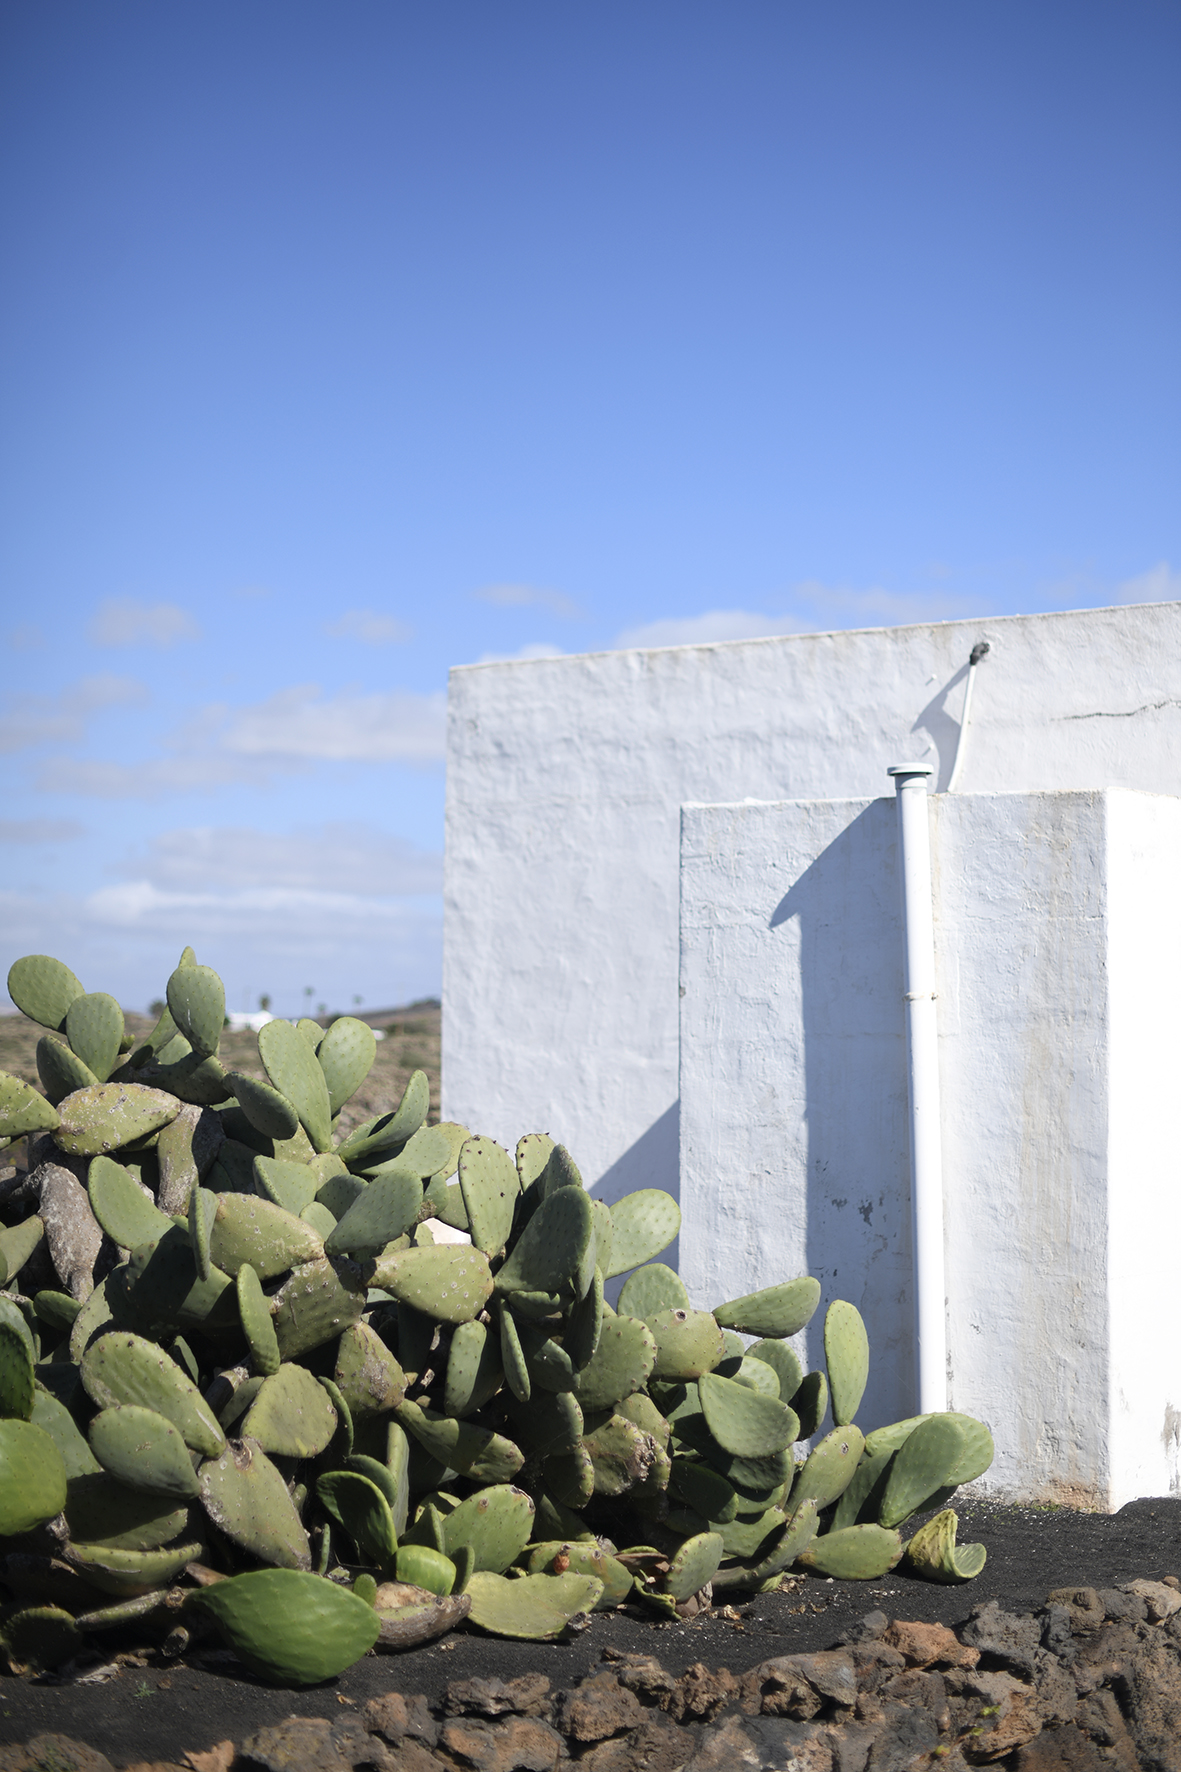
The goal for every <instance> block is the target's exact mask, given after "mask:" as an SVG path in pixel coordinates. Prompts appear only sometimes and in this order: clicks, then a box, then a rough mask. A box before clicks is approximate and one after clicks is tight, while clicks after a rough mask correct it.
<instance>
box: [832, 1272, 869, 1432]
mask: <svg viewBox="0 0 1181 1772" xmlns="http://www.w3.org/2000/svg"><path fill="white" fill-rule="evenodd" d="M824 1359H825V1363H826V1365H827V1366H828V1391H829V1397H830V1398H831V1401H832V1418H833V1420H834V1421H835V1422H836V1424H837V1426H838V1427H844V1426H845V1424H846V1423H847V1422H850V1421H852V1419H853V1417H854V1416H855V1415H856V1413H857V1411H858V1409H859V1408H860V1407H861V1399H862V1397H863V1396H864V1395H865V1387H866V1385H867V1384H868V1382H869V1337H868V1336H867V1335H866V1333H865V1324H864V1323H863V1322H862V1320H861V1312H860V1311H859V1310H857V1309H856V1307H855V1306H854V1305H851V1304H849V1303H847V1302H846V1300H845V1299H843V1298H836V1299H834V1300H833V1302H832V1303H831V1304H830V1305H829V1307H828V1311H827V1313H826V1315H825V1318H824Z"/></svg>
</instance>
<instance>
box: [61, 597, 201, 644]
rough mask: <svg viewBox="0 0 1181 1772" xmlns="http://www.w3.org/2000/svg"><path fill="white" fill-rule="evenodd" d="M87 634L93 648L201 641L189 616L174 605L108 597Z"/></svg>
mask: <svg viewBox="0 0 1181 1772" xmlns="http://www.w3.org/2000/svg"><path fill="white" fill-rule="evenodd" d="M88 632H89V635H90V638H91V641H92V642H93V644H94V645H95V646H175V644H176V642H177V641H178V640H199V639H200V638H201V630H200V628H199V627H198V626H197V624H196V622H195V621H194V620H193V618H192V616H191V615H190V614H189V613H188V611H187V610H185V609H181V608H180V607H179V605H177V604H176V603H137V602H136V600H135V598H134V597H108V598H107V599H106V601H105V602H104V603H101V604H100V605H99V608H98V612H97V614H96V615H94V616H93V617H92V619H91V622H90V627H89V629H88Z"/></svg>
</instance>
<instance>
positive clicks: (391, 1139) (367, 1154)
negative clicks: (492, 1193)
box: [268, 1023, 431, 1166]
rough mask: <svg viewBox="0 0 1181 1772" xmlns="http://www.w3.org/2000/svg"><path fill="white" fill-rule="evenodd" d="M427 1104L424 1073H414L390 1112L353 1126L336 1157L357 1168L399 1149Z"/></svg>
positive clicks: (424, 1114)
mask: <svg viewBox="0 0 1181 1772" xmlns="http://www.w3.org/2000/svg"><path fill="white" fill-rule="evenodd" d="M273 1025H274V1024H273V1023H268V1026H273ZM268 1068H269V1067H268ZM430 1105H431V1086H430V1082H429V1081H428V1079H427V1075H426V1072H425V1071H414V1072H413V1073H412V1075H411V1077H410V1080H409V1082H408V1083H407V1085H406V1088H405V1091H404V1093H403V1096H402V1099H401V1101H400V1102H399V1103H398V1106H397V1108H396V1109H395V1110H394V1112H393V1113H392V1114H378V1115H377V1116H376V1118H375V1119H372V1120H366V1121H365V1123H364V1124H363V1125H361V1126H358V1127H356V1128H355V1130H354V1131H352V1132H350V1133H349V1135H348V1137H347V1138H346V1139H345V1140H344V1142H343V1144H341V1145H340V1147H339V1154H340V1156H341V1157H342V1159H343V1160H344V1161H345V1162H346V1163H348V1164H350V1165H353V1166H358V1165H360V1164H362V1163H365V1162H367V1161H377V1159H378V1153H379V1152H393V1151H397V1150H400V1149H401V1148H402V1146H403V1145H404V1144H405V1143H406V1141H407V1139H409V1138H411V1137H412V1136H413V1135H414V1133H416V1132H417V1131H418V1129H419V1127H420V1126H421V1125H422V1124H423V1122H424V1121H425V1119H426V1117H427V1114H428V1112H429V1111H430Z"/></svg>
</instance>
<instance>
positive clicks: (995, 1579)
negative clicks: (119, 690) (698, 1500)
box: [0, 1498, 1181, 1766]
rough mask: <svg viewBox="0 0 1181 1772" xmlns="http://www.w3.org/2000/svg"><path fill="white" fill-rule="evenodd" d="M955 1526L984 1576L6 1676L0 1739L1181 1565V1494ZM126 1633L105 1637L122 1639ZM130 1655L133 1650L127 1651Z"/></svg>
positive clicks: (841, 1627) (1025, 1607)
mask: <svg viewBox="0 0 1181 1772" xmlns="http://www.w3.org/2000/svg"><path fill="white" fill-rule="evenodd" d="M957 1511H958V1512H959V1515H960V1532H959V1539H960V1542H961V1544H962V1543H965V1542H972V1541H977V1540H978V1541H981V1542H983V1543H984V1544H986V1545H987V1547H988V1563H987V1565H986V1566H985V1569H984V1572H983V1574H982V1575H981V1576H980V1577H979V1578H978V1579H977V1580H976V1581H973V1582H971V1583H969V1584H968V1585H967V1586H964V1587H938V1586H932V1585H930V1584H928V1583H925V1582H919V1581H914V1580H910V1579H907V1578H906V1577H904V1576H901V1575H897V1574H895V1575H890V1576H887V1577H886V1578H885V1579H884V1580H882V1581H879V1582H843V1581H826V1580H823V1579H820V1578H818V1577H814V1576H808V1577H805V1578H802V1579H801V1578H792V1579H791V1580H790V1581H789V1582H788V1583H786V1584H785V1586H784V1588H783V1589H782V1590H781V1591H780V1592H778V1593H775V1594H768V1595H763V1596H760V1597H759V1598H757V1599H755V1600H754V1601H750V1602H747V1603H744V1604H740V1605H739V1606H738V1607H737V1608H736V1610H737V1614H738V1616H737V1617H735V1616H733V1612H732V1611H731V1615H730V1616H725V1615H724V1614H723V1612H722V1610H721V1609H720V1608H719V1609H718V1610H715V1611H714V1612H711V1613H709V1614H707V1615H705V1616H703V1617H701V1618H698V1619H695V1620H694V1621H693V1622H691V1623H685V1624H680V1623H675V1624H674V1623H660V1622H655V1621H653V1619H652V1617H651V1615H650V1614H647V1613H645V1612H643V1611H641V1610H639V1609H632V1608H627V1609H625V1610H624V1611H621V1612H616V1613H609V1614H599V1615H597V1616H595V1618H594V1619H593V1620H592V1622H591V1624H590V1627H589V1629H588V1630H586V1631H585V1632H584V1633H582V1634H580V1635H578V1636H576V1637H574V1638H573V1639H572V1640H571V1641H569V1642H566V1643H553V1644H550V1643H514V1642H507V1641H504V1640H502V1639H499V1638H490V1637H485V1636H481V1635H479V1634H478V1633H476V1632H475V1631H474V1630H473V1631H468V1630H466V1629H465V1630H460V1631H457V1632H455V1633H453V1634H452V1635H451V1636H450V1637H447V1638H444V1639H443V1640H442V1642H440V1643H435V1644H432V1645H430V1646H428V1647H426V1648H422V1649H416V1650H412V1651H409V1652H407V1653H404V1654H402V1655H398V1656H392V1655H381V1656H378V1655H370V1656H368V1657H367V1658H366V1659H365V1660H363V1661H360V1662H358V1663H357V1664H356V1666H354V1667H351V1668H349V1669H348V1671H347V1672H346V1673H344V1674H343V1675H341V1677H340V1678H339V1679H337V1680H332V1681H329V1682H328V1683H327V1684H325V1685H323V1686H317V1687H314V1688H311V1689H308V1690H303V1691H291V1690H286V1689H283V1690H277V1689H275V1688H273V1687H268V1686H264V1685H262V1684H261V1683H260V1682H259V1681H257V1680H256V1679H255V1678H254V1677H253V1676H252V1675H251V1674H249V1673H247V1672H246V1671H245V1669H244V1668H242V1667H241V1666H240V1664H239V1663H237V1662H236V1661H235V1660H234V1659H233V1658H232V1657H229V1656H227V1655H226V1654H225V1652H219V1653H217V1654H216V1655H215V1656H212V1657H211V1656H210V1655H208V1654H206V1655H205V1656H199V1655H197V1654H195V1653H194V1654H193V1655H192V1656H191V1658H190V1660H188V1661H181V1662H176V1663H172V1664H168V1663H165V1662H164V1661H163V1659H162V1658H161V1657H160V1656H159V1655H158V1654H151V1653H145V1655H144V1657H143V1659H142V1661H140V1663H139V1665H135V1664H133V1662H124V1664H123V1665H122V1666H121V1667H120V1669H119V1671H118V1672H117V1673H116V1674H115V1675H114V1677H112V1678H109V1679H106V1680H103V1681H100V1682H96V1683H88V1684H81V1683H77V1682H74V1683H68V1684H67V1683H58V1684H55V1683H53V1682H52V1681H51V1680H49V1679H44V1680H41V1681H36V1682H30V1681H24V1680H18V1679H14V1678H9V1679H6V1680H2V1681H0V1743H11V1742H20V1741H26V1740H28V1739H29V1738H30V1737H31V1736H33V1735H36V1734H39V1733H42V1732H45V1731H57V1732H59V1733H61V1734H64V1735H68V1736H71V1737H73V1738H74V1739H76V1740H79V1741H83V1742H86V1743H87V1744H89V1745H90V1746H92V1747H96V1748H98V1749H100V1750H101V1751H102V1752H103V1753H105V1754H106V1755H107V1756H108V1758H109V1759H110V1760H111V1761H112V1762H113V1763H114V1764H115V1765H116V1766H119V1765H129V1764H132V1763H134V1762H136V1761H140V1760H173V1761H175V1760H179V1759H180V1758H181V1756H182V1755H183V1753H184V1752H185V1751H186V1750H188V1749H196V1750H205V1749H208V1748H209V1747H211V1746H212V1745H213V1744H214V1743H216V1742H219V1741H224V1740H226V1739H227V1738H229V1739H231V1740H233V1741H234V1742H235V1743H240V1742H241V1741H242V1740H243V1739H244V1738H245V1737H246V1736H248V1735H250V1734H252V1733H253V1732H254V1731H255V1730H257V1729H259V1728H260V1727H262V1726H263V1725H264V1724H268V1723H275V1722H278V1721H280V1720H281V1719H283V1718H285V1717H289V1716H292V1715H299V1716H309V1717H313V1716H319V1717H323V1716H328V1715H331V1716H336V1715H344V1714H346V1712H347V1710H348V1708H349V1707H350V1706H357V1707H359V1706H362V1705H363V1704H364V1703H365V1702H366V1701H367V1700H368V1699H370V1698H372V1697H375V1696H377V1695H378V1694H380V1693H383V1692H388V1691H390V1690H391V1689H395V1690H398V1691H400V1692H403V1693H416V1692H421V1693H424V1694H425V1695H426V1696H427V1697H428V1698H429V1699H437V1698H438V1697H439V1696H440V1695H441V1693H442V1690H443V1688H444V1686H445V1685H446V1684H447V1683H448V1682H449V1681H451V1680H458V1679H465V1678H469V1677H471V1676H473V1675H481V1676H485V1677H487V1676H492V1675H495V1676H498V1677H500V1678H502V1679H510V1678H513V1677H515V1676H517V1675H519V1674H522V1673H527V1672H540V1673H544V1674H547V1675H548V1676H549V1678H550V1680H551V1682H552V1685H553V1686H554V1687H555V1688H556V1687H562V1686H568V1685H569V1684H571V1683H572V1682H573V1681H575V1680H577V1679H579V1678H581V1676H583V1675H584V1674H587V1673H590V1672H592V1671H594V1670H595V1669H596V1667H597V1666H598V1664H599V1663H600V1661H601V1659H602V1656H603V1651H604V1649H606V1648H607V1647H608V1646H611V1647H613V1648H616V1649H619V1650H624V1651H636V1652H642V1653H646V1654H651V1655H655V1656H656V1657H657V1658H658V1659H659V1660H660V1661H661V1662H662V1663H663V1665H664V1666H665V1667H666V1668H667V1669H668V1670H669V1672H670V1673H672V1674H674V1675H675V1674H679V1673H682V1672H683V1671H684V1670H685V1668H686V1667H688V1666H689V1665H690V1664H691V1663H694V1662H703V1663H705V1664H706V1666H708V1667H710V1668H716V1667H719V1666H724V1667H728V1668H729V1669H730V1670H731V1671H732V1672H734V1673H736V1674H738V1673H742V1672H744V1671H745V1670H747V1669H748V1668H751V1667H754V1666H756V1665H757V1664H758V1663H759V1662H761V1661H764V1660H767V1659H769V1658H770V1657H772V1656H775V1655H783V1654H786V1653H789V1652H791V1651H794V1650H810V1649H821V1648H827V1647H830V1646H832V1645H833V1644H834V1643H835V1642H836V1640H837V1639H838V1638H839V1637H840V1636H841V1635H842V1633H843V1632H845V1631H846V1630H848V1628H849V1627H850V1625H851V1624H852V1623H853V1622H854V1620H856V1619H857V1618H859V1617H861V1616H862V1615H863V1614H865V1613H867V1612H870V1611H873V1610H881V1611H883V1612H885V1613H887V1614H888V1615H889V1617H890V1618H892V1619H895V1618H897V1619H906V1620H921V1621H924V1622H932V1623H935V1622H937V1623H942V1624H947V1625H953V1626H954V1625H958V1624H960V1623H962V1622H963V1621H965V1620H966V1619H967V1617H968V1615H969V1613H970V1612H971V1611H972V1609H973V1608H974V1607H975V1606H977V1605H979V1604H980V1603H981V1602H982V1601H986V1600H989V1599H996V1600H998V1601H999V1602H1000V1604H1001V1606H1002V1607H1003V1608H1004V1609H1005V1610H1006V1611H1012V1612H1029V1611H1034V1610H1036V1609H1038V1608H1039V1607H1041V1606H1042V1605H1043V1604H1044V1603H1045V1599H1046V1595H1047V1593H1048V1592H1049V1591H1050V1590H1051V1589H1053V1588H1061V1587H1069V1586H1090V1587H1094V1588H1106V1587H1115V1586H1117V1585H1118V1584H1120V1583H1122V1582H1125V1581H1131V1580H1135V1579H1136V1578H1137V1577H1142V1578H1146V1579H1148V1580H1155V1581H1159V1580H1162V1579H1163V1578H1164V1577H1165V1576H1167V1575H1173V1576H1178V1575H1181V1498H1168V1499H1162V1500H1144V1501H1135V1502H1131V1503H1130V1504H1129V1505H1128V1506H1127V1507H1125V1508H1122V1509H1121V1510H1120V1512H1119V1513H1118V1514H1114V1515H1104V1514H1084V1513H1074V1512H1072V1511H1070V1510H1068V1509H1065V1508H1055V1509H1040V1508H1023V1507H1002V1506H997V1505H995V1504H992V1503H988V1502H983V1501H978V1502H965V1503H964V1504H963V1505H962V1506H961V1507H960V1508H959V1509H958V1510H957ZM133 1646H134V1645H133V1643H132V1641H131V1640H130V1639H124V1640H123V1642H122V1643H120V1644H118V1645H116V1644H114V1643H111V1645H110V1649H111V1655H112V1658H113V1657H114V1653H115V1650H116V1648H119V1649H121V1650H123V1651H127V1650H128V1649H130V1648H132V1647H133ZM135 1659H138V1658H135Z"/></svg>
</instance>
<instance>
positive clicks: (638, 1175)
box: [589, 1100, 681, 1305]
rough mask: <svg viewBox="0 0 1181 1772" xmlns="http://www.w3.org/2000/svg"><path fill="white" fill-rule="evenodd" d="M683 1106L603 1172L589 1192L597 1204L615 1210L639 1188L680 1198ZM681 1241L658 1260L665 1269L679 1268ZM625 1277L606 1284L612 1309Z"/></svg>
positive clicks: (671, 1110)
mask: <svg viewBox="0 0 1181 1772" xmlns="http://www.w3.org/2000/svg"><path fill="white" fill-rule="evenodd" d="M680 1154H681V1104H680V1101H679V1100H678V1101H674V1102H673V1104H672V1106H671V1107H670V1108H665V1110H664V1112H663V1113H662V1114H661V1116H660V1118H659V1119H658V1120H654V1121H653V1122H652V1124H651V1126H649V1128H648V1130H647V1132H642V1133H641V1134H640V1136H639V1138H637V1139H636V1142H635V1143H634V1144H633V1145H630V1146H629V1147H628V1149H627V1150H625V1151H624V1153H623V1155H622V1157H619V1158H618V1159H617V1160H616V1161H615V1162H614V1163H612V1165H611V1167H610V1169H607V1170H604V1172H603V1174H602V1175H600V1177H599V1179H598V1181H596V1182H594V1183H592V1185H591V1188H590V1190H589V1191H590V1192H591V1193H592V1194H593V1195H594V1197H595V1199H596V1200H602V1201H604V1203H605V1204H606V1205H608V1206H613V1205H614V1204H615V1202H616V1200H621V1199H622V1198H623V1196H624V1194H631V1193H634V1192H635V1191H636V1189H637V1188H642V1187H659V1188H663V1189H664V1191H665V1193H666V1194H671V1195H672V1197H673V1199H674V1200H679V1199H680V1197H681V1173H680ZM679 1242H680V1238H679V1237H674V1239H673V1241H672V1242H671V1243H670V1244H669V1246H668V1248H667V1249H666V1250H664V1252H663V1253H662V1254H660V1255H658V1256H657V1257H656V1260H657V1261H663V1262H664V1263H665V1264H666V1266H668V1267H671V1268H675V1267H677V1266H678V1248H677V1245H678V1243H679ZM626 1278H627V1276H626V1274H621V1275H620V1277H619V1278H618V1279H617V1280H609V1281H608V1282H607V1293H606V1296H607V1302H608V1304H611V1305H613V1304H614V1303H615V1301H616V1300H617V1299H618V1297H619V1292H620V1288H621V1287H622V1285H623V1282H624V1280H625V1279H626Z"/></svg>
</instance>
